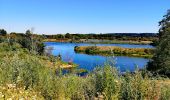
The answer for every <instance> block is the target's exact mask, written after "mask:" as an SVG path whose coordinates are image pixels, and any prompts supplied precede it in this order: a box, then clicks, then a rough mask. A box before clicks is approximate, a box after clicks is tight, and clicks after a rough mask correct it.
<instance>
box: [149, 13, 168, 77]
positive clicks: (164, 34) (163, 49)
mask: <svg viewBox="0 0 170 100" xmlns="http://www.w3.org/2000/svg"><path fill="white" fill-rule="evenodd" d="M147 69H148V70H150V71H152V72H154V73H155V74H156V73H158V74H161V75H166V76H168V77H170V10H168V12H167V14H166V15H165V16H164V18H163V20H162V21H161V22H160V30H159V41H158V46H157V48H156V52H155V55H154V57H153V59H152V60H151V61H150V62H149V63H148V68H147Z"/></svg>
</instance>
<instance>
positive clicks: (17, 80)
mask: <svg viewBox="0 0 170 100" xmlns="http://www.w3.org/2000/svg"><path fill="white" fill-rule="evenodd" d="M0 45H1V47H2V48H1V49H0V51H1V52H0V57H1V58H2V59H1V60H0V96H1V97H0V98H1V99H2V98H3V99H9V98H11V99H17V98H18V99H23V98H24V99H46V100H51V99H54V100H56V99H57V100H63V99H67V100H85V99H86V100H88V99H95V98H103V99H106V100H115V99H120V100H131V99H134V100H139V99H150V100H153V99H161V100H168V99H169V98H170V94H169V93H170V91H169V90H170V87H169V81H166V79H164V80H162V79H158V80H155V78H149V77H150V76H148V75H147V74H146V72H141V71H138V70H136V72H135V73H133V74H131V73H128V72H127V73H126V74H123V75H120V74H119V72H118V71H117V69H115V67H114V66H113V65H111V64H106V65H105V66H104V67H101V68H96V70H94V71H93V72H92V73H89V75H87V76H86V77H79V76H77V75H76V74H73V73H70V74H65V75H62V74H59V73H56V70H58V71H57V72H59V71H60V68H59V67H58V69H56V70H54V69H53V68H51V67H49V65H48V64H46V62H47V61H45V62H44V61H43V60H44V59H46V56H40V55H37V54H30V52H29V50H27V49H23V48H22V46H21V45H20V44H12V45H11V44H8V43H1V44H0ZM47 58H48V57H47ZM166 82H167V83H166Z"/></svg>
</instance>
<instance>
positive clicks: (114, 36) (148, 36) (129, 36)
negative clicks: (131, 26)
mask: <svg viewBox="0 0 170 100" xmlns="http://www.w3.org/2000/svg"><path fill="white" fill-rule="evenodd" d="M44 36H45V37H46V38H48V39H72V40H79V39H106V40H132V41H152V40H154V39H155V38H156V37H157V34H156V33H105V34H102V33H101V34H70V33H66V34H65V35H63V34H57V35H44Z"/></svg>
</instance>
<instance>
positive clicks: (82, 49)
mask: <svg viewBox="0 0 170 100" xmlns="http://www.w3.org/2000/svg"><path fill="white" fill-rule="evenodd" d="M74 50H75V52H77V53H85V54H98V55H103V56H112V55H115V56H132V57H144V58H151V57H152V56H153V52H154V49H148V48H122V47H116V46H76V47H75V48H74Z"/></svg>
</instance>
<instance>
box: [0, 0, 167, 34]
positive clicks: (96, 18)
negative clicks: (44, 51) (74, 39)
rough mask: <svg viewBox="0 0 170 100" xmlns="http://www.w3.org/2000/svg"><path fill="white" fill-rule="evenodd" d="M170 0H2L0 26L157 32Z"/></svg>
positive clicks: (53, 31)
mask: <svg viewBox="0 0 170 100" xmlns="http://www.w3.org/2000/svg"><path fill="white" fill-rule="evenodd" d="M168 9H170V0H0V28H4V29H6V30H8V32H12V31H15V32H25V31H26V30H27V29H29V28H31V27H34V28H35V32H36V33H39V34H56V33H66V32H69V33H113V32H114V33H116V32H157V31H158V29H159V27H158V22H159V21H160V20H161V19H162V16H163V15H164V14H165V13H166V11H167V10H168Z"/></svg>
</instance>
